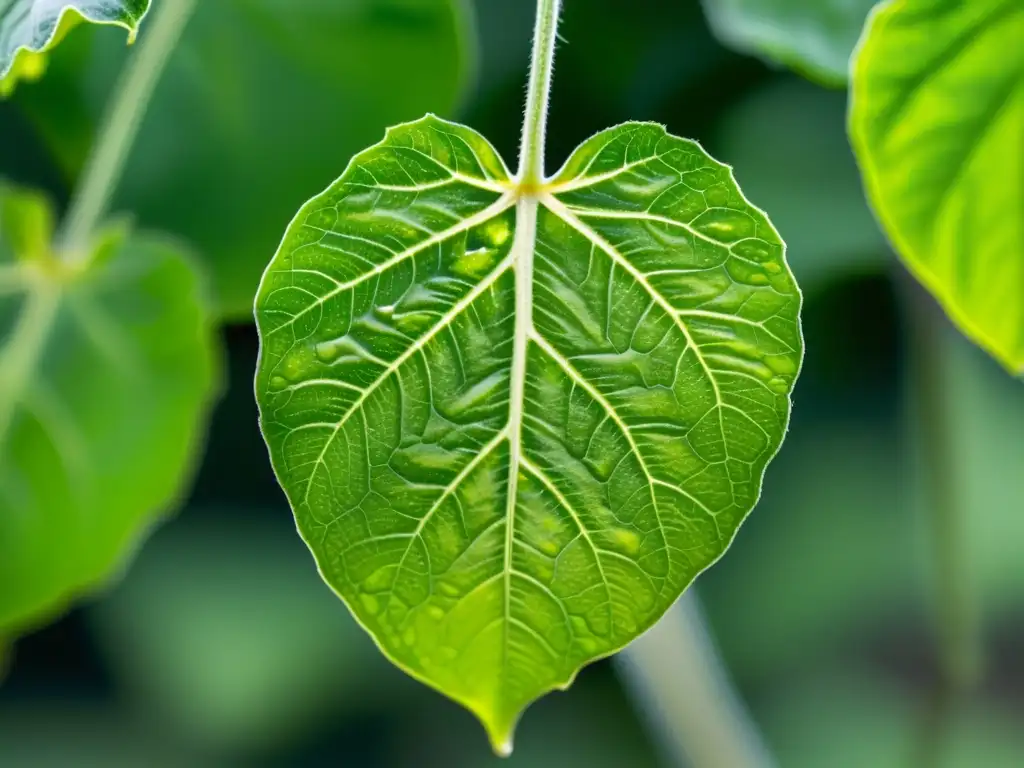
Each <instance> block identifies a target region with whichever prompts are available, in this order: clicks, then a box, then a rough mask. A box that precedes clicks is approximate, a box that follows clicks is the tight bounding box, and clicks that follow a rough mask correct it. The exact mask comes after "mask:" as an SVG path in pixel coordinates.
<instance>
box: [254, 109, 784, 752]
mask: <svg viewBox="0 0 1024 768" xmlns="http://www.w3.org/2000/svg"><path fill="white" fill-rule="evenodd" d="M799 306H800V296H799V293H798V291H797V288H796V286H795V284H794V282H793V279H792V277H791V275H790V273H789V270H788V269H787V267H786V264H785V261H784V258H783V245H782V242H781V241H780V239H779V236H778V235H777V234H776V233H775V231H774V230H773V229H772V227H771V225H770V224H769V222H768V220H767V219H766V218H765V217H764V215H763V214H762V213H761V212H760V211H758V210H757V209H756V208H753V207H752V206H751V205H750V204H749V203H747V201H746V200H744V198H743V197H742V196H741V194H740V193H739V190H738V189H737V187H736V184H735V182H734V181H733V178H732V175H731V173H730V171H729V169H728V168H726V167H724V166H722V165H720V164H719V163H716V162H715V161H713V160H712V159H711V158H709V157H708V156H707V155H706V154H705V153H704V152H703V151H702V150H701V149H700V147H699V146H697V145H696V144H695V143H693V142H691V141H686V140H683V139H678V138H675V137H673V136H669V135H667V134H666V133H665V130H664V129H663V128H662V127H660V126H657V125H652V124H646V123H631V124H626V125H622V126H619V127H617V128H613V129H611V130H608V131H604V132H603V133H601V134H599V135H597V136H595V137H594V138H593V139H591V140H589V141H588V142H586V143H585V144H583V145H582V146H581V147H580V148H579V149H578V150H577V151H576V152H575V153H574V155H573V156H572V158H571V159H570V160H569V162H568V163H567V164H566V166H565V167H564V169H563V170H562V171H561V172H560V173H559V174H558V176H557V177H556V178H555V179H553V180H551V181H550V182H547V183H545V184H544V185H543V186H542V187H541V188H540V189H532V190H527V189H519V188H517V185H516V184H515V182H513V181H512V180H510V178H509V173H508V171H507V170H506V169H505V167H504V165H503V163H502V161H501V160H500V159H499V157H498V156H497V155H496V153H495V151H494V150H493V149H492V148H491V146H490V145H489V144H488V143H487V142H486V140H485V139H483V138H482V137H481V136H479V135H478V134H476V133H475V132H473V131H471V130H469V129H468V128H465V127H462V126H459V125H455V124H451V123H447V122H444V121H442V120H439V119H437V118H433V117H427V118H424V119H423V120H420V121H418V122H415V123H410V124H407V125H403V126H400V127H398V128H394V129H391V130H390V131H389V132H388V134H387V137H386V138H385V140H384V141H383V142H382V143H380V144H378V145H376V146H374V147H372V148H370V149H369V150H367V151H365V152H363V153H361V154H359V155H358V156H357V157H356V158H355V159H354V160H353V161H352V163H351V164H350V165H349V168H348V169H347V170H346V171H345V173H344V175H343V176H342V177H341V178H340V179H339V180H338V181H337V182H336V183H335V184H333V185H332V186H331V187H330V188H329V189H328V190H327V191H326V192H324V193H323V194H321V195H319V196H318V197H316V198H314V199H313V200H311V201H310V202H309V203H307V205H306V206H305V207H303V209H302V210H301V211H300V212H299V214H298V216H297V217H296V219H295V220H294V222H293V223H292V225H291V227H290V228H289V230H288V232H287V234H286V235H285V238H284V242H283V244H282V246H281V249H280V250H279V252H278V254H277V256H276V257H275V258H274V260H273V262H272V263H271V265H270V266H269V268H268V270H267V272H266V275H265V276H264V279H263V283H262V286H261V289H260V293H259V295H258V298H257V306H256V316H257V322H258V323H259V329H260V334H261V339H262V352H261V359H260V364H259V370H258V373H257V381H256V389H257V398H258V400H259V403H260V407H261V418H262V426H263V430H264V434H265V436H266V438H267V442H268V444H269V446H270V450H271V455H272V458H273V462H274V467H275V470H276V472H277V474H278V477H279V479H280V480H281V483H282V485H283V487H284V488H285V490H286V492H287V494H288V497H289V499H290V501H291V503H292V506H293V508H294V510H295V514H296V517H297V519H298V523H299V528H300V530H301V532H302V534H303V536H304V537H305V539H306V541H307V542H308V543H309V545H310V548H311V549H312V551H313V553H314V555H315V556H316V559H317V562H318V563H319V566H320V569H321V572H322V573H323V576H324V578H325V579H326V580H327V582H328V583H330V584H331V586H332V587H334V588H335V590H337V592H338V593H339V594H340V595H341V596H342V597H343V598H344V599H345V601H346V602H347V604H348V605H349V607H350V608H351V609H352V611H353V613H355V615H356V616H357V617H358V618H359V620H360V621H361V622H362V623H363V625H364V626H365V627H366V628H367V629H368V630H369V632H370V633H371V634H372V635H373V636H374V638H375V639H376V640H377V642H378V643H379V644H380V646H381V648H382V650H383V651H384V652H385V653H386V654H387V656H388V657H389V658H391V659H392V660H393V661H394V662H395V663H397V664H398V665H400V666H401V667H402V668H403V669H405V670H407V671H408V672H409V673H411V674H412V675H414V676H416V677H417V678H419V679H421V680H423V681H425V682H427V683H429V684H431V685H433V686H435V687H436V688H438V689H439V690H441V691H442V692H444V693H446V694H447V695H449V696H451V697H452V698H454V699H455V700H457V701H459V702H461V703H462V704H464V705H465V706H467V707H468V708H469V709H471V710H472V711H473V712H475V713H476V714H477V715H478V716H479V717H480V719H481V720H482V721H483V722H484V724H485V726H486V727H487V729H488V731H489V733H490V736H491V739H492V741H493V743H494V744H495V746H496V748H498V749H499V750H504V749H508V748H509V747H510V744H511V736H512V730H513V728H514V725H515V722H516V720H517V719H518V717H519V714H520V712H521V711H522V709H523V708H524V707H525V706H526V705H527V704H529V703H530V702H531V701H533V700H534V699H536V698H537V697H538V696H540V695H542V694H543V693H544V692H546V691H548V690H551V689H553V688H560V687H564V686H566V685H568V684H569V682H570V681H571V680H572V678H573V676H574V675H575V674H576V672H577V671H578V670H579V668H580V667H581V666H582V665H584V664H586V663H588V662H590V661H592V660H594V659H596V658H599V657H601V656H605V655H608V654H610V653H613V652H615V651H617V650H619V649H620V648H622V647H623V646H625V645H626V644H627V643H629V641H630V640H632V639H633V638H634V637H636V636H637V634H638V633H640V632H642V631H643V630H644V629H646V628H647V627H649V626H651V624H653V623H654V621H656V620H657V618H658V617H659V616H661V614H662V613H663V612H664V611H665V610H666V609H667V608H668V606H669V605H671V603H672V602H673V601H674V600H675V599H676V598H677V597H678V596H679V594H680V593H681V592H682V590H683V588H684V587H685V586H686V585H687V584H688V583H690V581H691V580H692V579H693V578H694V577H695V576H696V575H697V574H698V573H699V572H700V571H701V570H703V569H704V568H706V567H707V566H708V565H709V564H710V563H712V562H713V561H714V560H715V559H717V558H718V557H719V556H720V555H721V554H722V553H723V551H724V550H725V548H726V547H727V546H728V544H729V542H730V540H731V539H732V537H733V535H734V534H735V532H736V529H737V527H738V526H739V524H740V522H742V520H743V518H744V517H745V516H746V515H747V513H748V512H750V510H751V508H752V507H753V505H754V503H755V501H756V500H757V497H758V494H759V491H760V483H761V476H762V473H763V471H764V468H765V465H766V463H767V462H768V460H769V459H770V458H771V456H772V455H773V454H774V453H775V451H776V450H777V449H778V447H779V444H780V442H781V440H782V437H783V434H784V432H785V428H786V423H787V420H788V416H789V393H790V391H791V389H792V386H793V381H794V378H795V376H796V373H797V370H798V368H799V366H800V361H801V354H802V342H801V336H800V330H799V325H798V322H799V321H798V311H799Z"/></svg>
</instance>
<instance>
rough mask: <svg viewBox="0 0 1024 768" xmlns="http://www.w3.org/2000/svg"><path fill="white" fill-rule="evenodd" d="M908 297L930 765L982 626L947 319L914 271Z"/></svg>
mask: <svg viewBox="0 0 1024 768" xmlns="http://www.w3.org/2000/svg"><path fill="white" fill-rule="evenodd" d="M906 297H907V312H908V315H909V320H910V330H911V339H912V349H911V361H912V369H911V382H910V386H911V397H912V401H911V402H912V405H911V411H912V417H913V419H914V429H915V430H916V432H917V439H918V441H919V446H920V458H921V462H922V470H923V476H924V480H925V483H926V486H925V490H926V495H925V506H926V511H927V516H926V518H925V523H926V528H927V534H928V551H929V553H930V561H931V562H930V563H929V572H930V574H931V576H932V583H933V590H934V593H933V596H932V602H933V606H934V615H935V623H936V638H937V643H938V655H939V663H940V671H941V680H940V682H939V684H938V685H937V686H936V689H935V691H934V692H933V694H932V702H931V706H930V712H929V713H928V715H927V717H926V723H925V727H924V733H923V737H922V745H921V764H922V765H926V764H930V763H931V761H932V760H933V757H934V756H935V755H936V754H938V753H939V752H941V744H942V742H943V741H944V738H943V737H944V734H945V733H946V732H948V730H949V725H950V721H951V720H952V718H953V717H954V716H955V713H956V711H957V709H958V705H959V703H960V701H961V699H963V697H964V696H965V695H966V694H968V693H969V692H970V690H971V688H973V687H974V685H975V684H976V683H977V681H978V677H979V674H980V670H981V632H980V622H979V618H978V615H977V610H976V606H975V604H974V599H973V595H974V587H973V584H972V578H971V568H970V562H969V557H968V537H967V532H966V525H965V513H966V510H965V509H964V508H963V503H962V498H961V496H960V492H961V487H960V483H959V477H960V473H959V467H958V466H957V462H956V457H955V454H954V451H953V447H954V441H955V439H956V437H955V434H954V431H955V429H954V426H953V424H951V423H950V413H949V402H948V397H949V395H948V392H947V391H946V387H945V383H946V381H948V379H949V372H948V370H947V364H948V350H947V349H945V347H944V344H943V335H944V328H945V319H944V318H943V316H942V314H941V313H940V312H939V310H938V308H937V307H935V306H934V305H933V303H932V301H931V299H930V297H928V296H927V295H926V294H925V293H924V291H923V290H922V289H921V288H920V287H919V286H918V285H916V284H910V281H909V279H908V285H907V288H906Z"/></svg>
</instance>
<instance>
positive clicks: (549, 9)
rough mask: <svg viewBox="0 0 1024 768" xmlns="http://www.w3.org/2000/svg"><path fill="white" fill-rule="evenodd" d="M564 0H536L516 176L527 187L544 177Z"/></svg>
mask: <svg viewBox="0 0 1024 768" xmlns="http://www.w3.org/2000/svg"><path fill="white" fill-rule="evenodd" d="M560 6H561V0H537V21H536V24H535V25H534V29H533V56H532V58H531V60H530V83H529V85H528V86H527V96H526V115H525V116H524V118H523V139H522V143H521V145H520V148H519V170H518V172H517V173H516V177H517V179H518V180H519V183H520V184H521V185H522V186H523V187H525V188H526V189H530V188H531V187H538V186H539V185H540V184H541V183H542V182H543V180H544V139H545V134H546V133H547V125H548V99H549V98H550V95H551V73H552V70H553V69H554V66H555V41H556V39H557V37H558V13H559V10H560Z"/></svg>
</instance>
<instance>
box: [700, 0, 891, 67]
mask: <svg viewBox="0 0 1024 768" xmlns="http://www.w3.org/2000/svg"><path fill="white" fill-rule="evenodd" d="M875 2H876V0H704V10H705V13H706V14H707V17H708V21H710V22H711V27H712V29H713V30H714V31H715V34H717V35H718V36H719V37H720V38H721V39H722V41H723V42H725V43H726V44H727V45H730V46H732V47H734V48H736V49H737V50H740V51H745V52H748V53H760V54H763V55H764V56H766V57H768V58H769V59H771V60H774V61H778V62H780V63H781V64H785V65H786V66H789V67H792V68H793V69H796V70H797V71H799V72H801V73H803V74H805V75H807V76H808V77H810V78H812V79H814V80H819V81H822V82H824V83H826V84H829V85H843V84H845V83H846V81H847V73H848V71H849V64H850V54H851V53H852V52H853V49H854V46H855V45H856V44H857V38H859V37H860V33H861V29H862V28H863V26H864V20H865V19H866V18H867V15H868V13H869V12H870V11H871V7H872V6H873V5H874V4H875Z"/></svg>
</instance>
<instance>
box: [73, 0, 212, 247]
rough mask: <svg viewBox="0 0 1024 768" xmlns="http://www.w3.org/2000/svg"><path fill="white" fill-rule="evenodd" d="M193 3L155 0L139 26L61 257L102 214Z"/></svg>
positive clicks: (80, 241) (81, 243)
mask: <svg viewBox="0 0 1024 768" xmlns="http://www.w3.org/2000/svg"><path fill="white" fill-rule="evenodd" d="M195 4H196V0H160V2H159V3H157V8H156V10H155V18H154V19H153V21H152V22H151V24H150V26H149V28H148V29H145V30H143V39H142V41H141V42H140V43H139V46H140V50H138V51H137V52H135V53H134V54H133V55H132V57H131V58H130V59H129V61H128V64H127V65H126V67H125V70H124V72H123V73H122V74H121V78H120V80H119V81H118V84H117V88H116V89H115V93H116V96H115V97H114V100H113V102H112V103H111V104H110V106H109V107H108V111H107V114H106V116H105V117H104V121H103V126H102V128H101V129H100V131H99V139H98V143H97V144H96V145H95V146H94V147H93V150H92V154H91V155H90V157H89V161H88V163H87V164H86V167H85V170H84V173H83V176H82V180H81V182H80V183H79V185H78V187H77V189H76V191H75V193H74V195H73V197H72V200H71V205H70V208H69V209H68V214H67V217H66V219H65V221H64V227H63V231H62V235H61V250H62V251H63V252H64V253H65V254H67V256H66V258H70V259H76V258H82V255H81V254H82V252H83V251H85V249H86V248H87V244H88V241H89V238H90V237H91V236H92V233H93V230H94V229H95V228H96V225H97V224H98V223H99V221H100V219H101V218H102V217H103V215H104V213H106V208H107V204H108V203H109V201H110V198H111V196H112V195H113V193H114V190H115V189H116V187H117V183H118V182H119V181H120V179H121V174H122V171H123V170H124V165H125V161H126V160H127V158H128V153H129V152H130V150H131V148H132V145H133V144H134V142H135V137H136V135H137V134H138V130H139V123H140V122H141V121H142V116H143V115H144V114H145V112H146V107H147V106H148V105H149V100H150V97H151V96H152V95H153V89H154V88H155V87H156V84H157V82H158V81H159V79H160V75H161V73H162V72H163V70H164V67H165V66H166V64H167V61H168V59H169V58H170V55H171V51H172V50H174V46H175V45H176V44H177V42H178V39H179V38H180V37H181V33H182V31H183V30H184V28H185V24H186V22H187V21H188V19H189V16H191V14H192V10H193V9H194V8H195Z"/></svg>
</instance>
